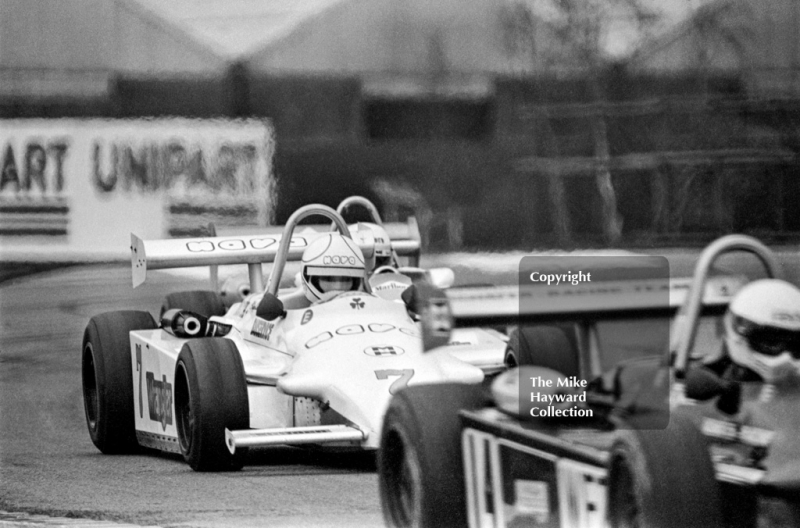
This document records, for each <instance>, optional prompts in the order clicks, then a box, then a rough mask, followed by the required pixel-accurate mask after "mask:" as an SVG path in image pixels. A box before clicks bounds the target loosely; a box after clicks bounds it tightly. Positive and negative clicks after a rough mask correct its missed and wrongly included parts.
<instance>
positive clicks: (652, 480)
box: [607, 412, 723, 528]
mask: <svg viewBox="0 0 800 528" xmlns="http://www.w3.org/2000/svg"><path fill="white" fill-rule="evenodd" d="M627 426H630V427H633V424H631V423H629V424H628V425H627ZM607 507H608V510H607V513H608V520H609V526H611V527H612V528H617V527H647V528H674V527H676V526H681V527H687V528H691V527H697V528H701V527H702V528H713V527H718V526H722V525H723V523H722V507H721V502H720V490H719V485H718V484H717V481H716V478H715V475H714V467H713V465H712V463H711V459H710V457H709V453H708V447H707V445H706V441H705V439H704V438H703V436H702V434H701V433H700V431H698V429H697V427H695V425H694V423H693V422H692V421H691V420H690V419H689V418H688V417H686V416H684V415H681V414H679V413H677V412H673V413H672V415H671V416H670V423H669V426H668V427H667V428H666V429H663V430H635V429H626V430H620V431H618V435H617V438H616V439H615V441H614V444H613V447H612V450H611V457H610V461H609V473H608V503H607Z"/></svg>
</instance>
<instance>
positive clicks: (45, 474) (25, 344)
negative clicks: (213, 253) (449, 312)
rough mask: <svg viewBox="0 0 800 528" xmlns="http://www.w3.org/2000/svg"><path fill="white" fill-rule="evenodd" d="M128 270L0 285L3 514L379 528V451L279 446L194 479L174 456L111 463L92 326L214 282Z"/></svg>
mask: <svg viewBox="0 0 800 528" xmlns="http://www.w3.org/2000/svg"><path fill="white" fill-rule="evenodd" d="M151 277H152V279H151V280H150V282H148V283H146V284H145V285H143V286H141V287H140V288H137V289H135V290H133V289H131V286H130V280H131V279H130V269H129V268H128V267H122V266H119V267H111V268H107V267H105V268H104V267H101V268H95V267H77V268H69V269H66V270H62V271H53V272H48V273H46V274H37V275H33V276H30V277H26V278H18V279H14V280H12V281H9V282H6V283H3V284H2V285H1V286H0V321H1V322H0V451H1V452H0V510H5V511H14V512H20V511H21V512H29V513H43V514H48V515H53V516H57V517H80V518H88V519H104V520H112V521H118V522H125V523H132V524H140V525H158V526H165V527H222V526H225V527H234V528H235V527H249V526H271V527H295V526H298V527H299V526H319V527H326V526H331V527H339V526H342V527H345V526H346V527H350V526H363V527H371V526H381V525H382V522H381V515H380V505H379V502H378V501H379V498H378V487H377V477H376V474H375V461H374V456H369V455H367V456H365V455H364V454H359V455H352V456H343V455H335V456H334V455H324V454H319V453H314V452H310V451H306V450H301V449H293V448H277V449H268V450H258V451H255V452H253V453H252V454H251V456H250V458H249V459H248V463H247V465H246V467H245V469H244V470H243V471H241V472H238V473H222V474H201V473H195V472H193V471H192V470H191V469H190V468H189V466H187V465H186V464H185V463H184V462H183V460H182V459H181V458H180V457H175V456H171V455H159V454H149V455H131V456H106V455H102V454H100V452H99V451H97V449H96V448H95V447H94V445H93V444H92V442H91V440H90V439H89V434H88V432H87V430H86V422H85V418H84V412H83V399H82V393H81V386H80V355H79V352H80V346H81V345H80V343H81V339H82V336H83V330H84V328H85V326H86V323H87V321H88V319H89V318H90V317H91V316H92V315H94V314H97V313H100V312H104V311H109V310H115V309H120V308H129V309H136V310H150V311H151V312H155V311H157V309H158V307H159V306H160V304H161V300H162V299H163V296H164V295H165V294H166V293H168V292H169V291H179V290H186V289H196V288H203V287H207V283H206V282H201V281H186V280H176V279H175V277H174V276H170V275H160V274H158V273H153V274H152V275H151Z"/></svg>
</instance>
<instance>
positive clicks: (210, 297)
mask: <svg viewBox="0 0 800 528" xmlns="http://www.w3.org/2000/svg"><path fill="white" fill-rule="evenodd" d="M173 308H180V309H181V310H188V311H190V312H194V313H196V314H199V315H205V316H206V317H211V316H212V315H225V312H226V310H225V305H224V304H223V303H222V300H221V299H220V298H219V295H217V294H216V293H214V292H213V291H208V290H193V291H183V292H175V293H170V294H169V295H167V296H166V298H165V299H164V303H163V304H162V305H161V313H160V314H159V318H160V317H161V316H162V315H164V312H166V311H167V310H172V309H173Z"/></svg>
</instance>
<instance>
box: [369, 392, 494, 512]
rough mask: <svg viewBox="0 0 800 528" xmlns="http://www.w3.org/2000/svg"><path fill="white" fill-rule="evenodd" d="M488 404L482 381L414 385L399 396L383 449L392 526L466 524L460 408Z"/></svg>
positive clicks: (385, 500) (381, 474) (381, 467)
mask: <svg viewBox="0 0 800 528" xmlns="http://www.w3.org/2000/svg"><path fill="white" fill-rule="evenodd" d="M484 402H485V397H484V395H483V392H482V390H481V387H480V386H479V385H463V384H458V383H448V384H440V385H417V386H411V387H409V388H407V389H405V390H403V391H401V392H399V393H398V394H397V395H395V397H394V398H393V399H392V402H391V403H390V404H389V409H388V411H387V413H386V417H385V419H384V423H383V430H382V433H381V444H380V449H379V450H378V483H379V489H380V495H381V507H382V509H383V518H384V521H385V522H386V524H387V525H388V526H392V527H406V526H415V527H445V526H459V527H460V526H466V525H467V508H466V497H465V490H464V470H463V461H462V458H461V456H462V455H461V426H460V422H459V417H458V411H459V410H461V409H476V408H478V407H480V406H481V405H482V404H483V403H484Z"/></svg>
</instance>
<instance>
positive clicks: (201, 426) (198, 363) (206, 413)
mask: <svg viewBox="0 0 800 528" xmlns="http://www.w3.org/2000/svg"><path fill="white" fill-rule="evenodd" d="M175 414H176V422H177V429H178V443H179V445H180V448H181V453H183V458H184V459H185V460H186V462H188V463H189V465H190V466H191V467H192V469H194V470H195V471H238V470H240V469H241V468H242V466H243V465H244V458H245V456H246V455H247V449H242V448H239V449H237V450H236V453H235V454H233V455H232V454H231V453H230V451H228V447H227V445H226V444H225V429H226V428H227V429H230V430H236V429H247V428H248V427H250V410H249V403H248V399H247V381H246V379H245V375H244V365H243V364H242V358H241V356H240V355H239V351H238V350H237V349H236V345H235V344H234V343H233V341H230V340H228V339H223V338H208V339H197V340H193V341H189V342H188V343H186V344H185V345H183V349H181V352H180V354H179V355H178V363H177V365H176V366H175Z"/></svg>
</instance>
